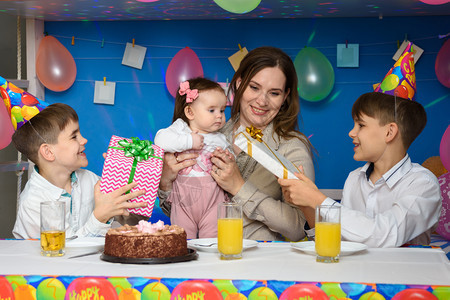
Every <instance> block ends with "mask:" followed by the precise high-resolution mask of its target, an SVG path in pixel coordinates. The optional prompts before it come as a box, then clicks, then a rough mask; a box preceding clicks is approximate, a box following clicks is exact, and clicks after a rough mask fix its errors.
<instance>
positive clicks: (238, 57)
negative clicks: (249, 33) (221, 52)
mask: <svg viewBox="0 0 450 300" xmlns="http://www.w3.org/2000/svg"><path fill="white" fill-rule="evenodd" d="M239 48H240V49H239V51H238V52H236V53H234V54H233V55H231V56H230V57H228V60H229V61H230V63H231V65H232V66H233V69H234V71H235V72H236V71H237V69H238V68H239V65H240V64H241V61H242V60H243V59H244V57H245V56H246V55H247V53H248V50H247V48H246V47H244V48H241V47H240V46H239Z"/></svg>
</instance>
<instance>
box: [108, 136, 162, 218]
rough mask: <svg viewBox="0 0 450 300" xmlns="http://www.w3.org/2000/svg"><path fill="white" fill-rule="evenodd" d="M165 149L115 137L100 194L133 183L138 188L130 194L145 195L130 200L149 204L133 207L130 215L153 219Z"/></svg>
mask: <svg viewBox="0 0 450 300" xmlns="http://www.w3.org/2000/svg"><path fill="white" fill-rule="evenodd" d="M163 156H164V150H163V149H162V148H160V147H158V146H157V145H154V144H152V143H151V142H150V141H147V140H143V141H141V140H139V139H138V138H132V139H124V138H122V137H119V136H115V135H113V136H112V137H111V140H110V142H109V147H108V151H107V152H106V159H105V163H104V165H103V171H102V181H101V183H100V191H102V192H103V193H110V192H112V191H115V190H117V189H118V188H119V187H121V186H124V185H126V184H128V183H131V182H136V183H137V186H136V187H134V188H133V189H132V190H131V192H133V191H137V190H145V191H146V193H145V194H144V195H141V196H139V197H136V198H133V199H131V200H129V201H130V202H147V203H148V206H146V207H140V208H130V209H128V211H129V212H131V213H135V214H138V215H142V216H146V217H151V216H152V212H153V206H154V205H155V199H156V192H157V191H158V186H159V181H160V179H161V172H162V166H163Z"/></svg>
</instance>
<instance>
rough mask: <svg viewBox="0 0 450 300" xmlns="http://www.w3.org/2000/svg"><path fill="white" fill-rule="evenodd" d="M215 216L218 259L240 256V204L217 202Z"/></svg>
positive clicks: (241, 231) (241, 237)
mask: <svg viewBox="0 0 450 300" xmlns="http://www.w3.org/2000/svg"><path fill="white" fill-rule="evenodd" d="M217 218H218V219H217V248H218V249H219V254H220V259H224V260H230V259H240V258H242V243H243V222H242V205H240V204H237V203H236V202H222V203H219V206H218V214H217Z"/></svg>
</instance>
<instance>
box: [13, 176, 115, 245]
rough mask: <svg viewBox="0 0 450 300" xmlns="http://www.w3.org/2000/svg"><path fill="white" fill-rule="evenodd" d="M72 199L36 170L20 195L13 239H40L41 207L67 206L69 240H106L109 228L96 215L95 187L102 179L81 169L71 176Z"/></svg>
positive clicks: (67, 235)
mask: <svg viewBox="0 0 450 300" xmlns="http://www.w3.org/2000/svg"><path fill="white" fill-rule="evenodd" d="M71 179H72V195H70V194H69V193H67V192H66V191H65V190H64V189H61V188H59V187H56V186H55V185H53V184H51V183H50V182H49V181H47V180H46V179H45V178H44V177H42V176H41V175H40V174H39V173H38V172H37V170H36V168H34V169H33V172H32V174H31V177H30V180H28V182H27V184H26V186H25V189H24V190H23V192H22V193H21V194H20V198H19V209H18V212H17V218H16V223H15V225H14V229H13V235H14V237H16V238H21V239H30V238H40V203H41V202H44V201H63V202H65V203H66V224H65V225H66V237H70V236H73V235H77V236H79V237H82V236H104V235H105V234H106V232H107V231H108V229H109V228H110V227H111V225H110V224H105V223H101V222H100V221H98V220H97V219H96V218H95V216H94V214H93V211H94V206H95V202H94V185H95V184H96V183H97V181H98V180H99V177H98V176H97V175H96V174H94V173H92V172H91V171H88V170H84V169H79V170H76V171H75V172H73V173H72V176H71Z"/></svg>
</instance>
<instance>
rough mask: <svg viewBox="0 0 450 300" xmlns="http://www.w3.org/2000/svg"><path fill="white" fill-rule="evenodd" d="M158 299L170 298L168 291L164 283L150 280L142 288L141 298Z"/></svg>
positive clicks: (143, 299)
mask: <svg viewBox="0 0 450 300" xmlns="http://www.w3.org/2000/svg"><path fill="white" fill-rule="evenodd" d="M159 299H170V291H169V289H168V288H167V286H165V285H164V284H162V283H160V282H152V283H150V284H148V285H147V286H146V287H145V288H144V289H143V290H142V294H141V300H159Z"/></svg>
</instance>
